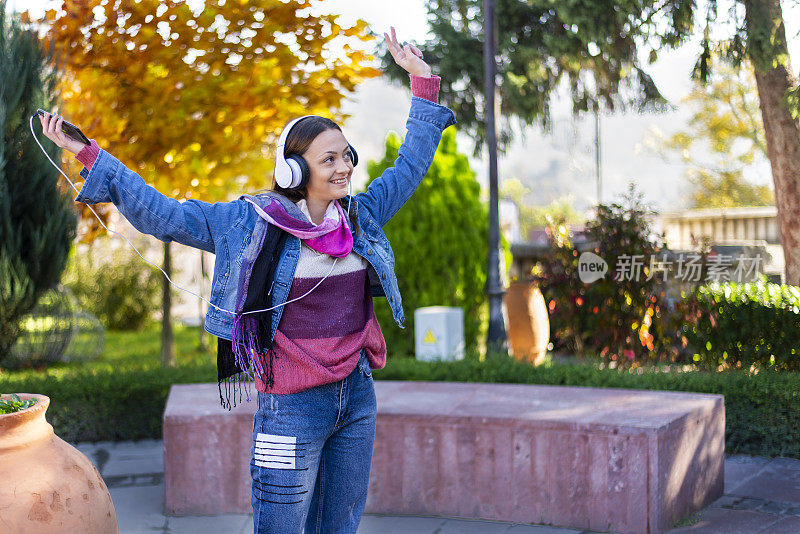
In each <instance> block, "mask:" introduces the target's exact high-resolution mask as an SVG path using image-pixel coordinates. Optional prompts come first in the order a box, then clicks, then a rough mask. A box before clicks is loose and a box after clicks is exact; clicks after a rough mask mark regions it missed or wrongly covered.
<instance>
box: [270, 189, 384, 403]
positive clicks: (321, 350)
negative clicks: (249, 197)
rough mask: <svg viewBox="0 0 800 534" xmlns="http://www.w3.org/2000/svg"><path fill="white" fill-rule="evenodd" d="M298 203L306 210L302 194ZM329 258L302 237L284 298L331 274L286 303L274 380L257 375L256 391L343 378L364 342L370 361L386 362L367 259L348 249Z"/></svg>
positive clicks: (277, 341) (374, 365)
mask: <svg viewBox="0 0 800 534" xmlns="http://www.w3.org/2000/svg"><path fill="white" fill-rule="evenodd" d="M297 205H298V207H300V209H301V210H302V211H303V212H304V213H305V214H306V216H308V208H307V207H306V202H305V200H301V201H300V202H298V204H297ZM309 219H310V216H309ZM333 262H334V258H333V257H332V256H329V255H328V254H322V253H320V252H317V251H315V250H314V249H312V248H311V247H309V246H307V245H306V244H305V243H302V245H301V250H300V258H299V259H298V262H297V268H296V270H295V273H294V279H293V280H292V287H291V289H290V290H289V296H288V298H287V301H290V300H292V299H294V298H297V297H299V296H301V295H303V294H305V293H306V292H308V291H309V290H310V289H311V288H312V287H314V286H315V285H316V284H317V283H318V282H319V281H320V280H321V279H322V278H324V277H325V275H326V274H328V272H330V273H331V274H330V275H329V276H328V277H327V278H326V279H325V280H324V281H323V282H322V283H321V284H320V285H319V287H317V288H316V289H314V290H313V291H312V292H311V293H310V294H309V295H307V296H305V297H303V298H301V299H300V300H298V301H296V302H290V303H289V304H287V305H286V306H285V307H284V309H283V314H282V315H281V321H280V324H279V325H278V330H277V331H276V332H275V338H274V339H273V347H274V349H275V354H276V358H275V359H274V360H273V363H272V365H273V370H274V372H275V386H274V387H273V388H267V387H266V385H265V384H264V382H263V381H262V380H260V379H257V380H256V389H257V390H258V391H261V392H264V393H296V392H298V391H303V390H306V389H309V388H311V387H314V386H319V385H322V384H328V383H331V382H336V381H338V380H342V379H343V378H345V377H346V376H347V375H349V374H350V373H351V372H352V371H353V369H355V367H356V365H357V364H358V356H359V351H360V350H361V349H362V348H363V349H364V350H365V351H366V355H367V359H368V360H369V363H370V367H372V368H376V369H379V368H381V367H383V366H384V365H385V364H386V342H385V341H384V339H383V334H382V333H381V328H380V325H378V320H377V319H376V317H375V312H374V310H373V307H372V295H371V293H370V289H369V279H368V276H367V267H368V264H367V261H366V260H365V259H364V258H362V257H361V256H359V255H358V254H356V253H355V252H351V253H350V254H348V255H347V256H346V257H344V258H340V259H339V260H338V261H337V262H336V265H335V266H334V265H333ZM331 267H333V271H331Z"/></svg>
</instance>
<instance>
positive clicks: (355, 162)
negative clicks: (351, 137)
mask: <svg viewBox="0 0 800 534" xmlns="http://www.w3.org/2000/svg"><path fill="white" fill-rule="evenodd" d="M347 146H349V147H350V161H351V162H352V163H353V167H355V166H356V165H358V152H356V149H355V148H353V145H351V144H350V143H347Z"/></svg>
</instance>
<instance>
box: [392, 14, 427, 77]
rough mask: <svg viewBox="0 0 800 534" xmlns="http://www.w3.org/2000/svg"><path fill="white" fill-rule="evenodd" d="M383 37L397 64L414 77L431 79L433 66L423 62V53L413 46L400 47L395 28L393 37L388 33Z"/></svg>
mask: <svg viewBox="0 0 800 534" xmlns="http://www.w3.org/2000/svg"><path fill="white" fill-rule="evenodd" d="M383 37H384V39H385V41H386V46H387V47H389V52H390V53H391V54H392V57H393V58H394V61H395V63H397V64H398V65H400V66H401V67H403V68H404V69H405V70H406V72H408V73H409V74H411V75H412V76H422V77H424V78H430V76H431V66H430V65H428V64H427V63H425V62H424V61H423V60H422V52H420V50H419V48H417V47H416V46H414V45H412V44H406V45H405V46H400V43H398V42H397V34H396V33H395V31H394V26H392V35H391V37H390V36H389V35H388V34H387V33H386V32H384V33H383Z"/></svg>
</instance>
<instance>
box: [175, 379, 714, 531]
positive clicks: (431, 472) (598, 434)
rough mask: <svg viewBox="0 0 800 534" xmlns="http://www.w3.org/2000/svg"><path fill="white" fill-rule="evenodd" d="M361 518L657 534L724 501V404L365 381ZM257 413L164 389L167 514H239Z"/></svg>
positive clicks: (201, 390) (699, 398) (244, 504)
mask: <svg viewBox="0 0 800 534" xmlns="http://www.w3.org/2000/svg"><path fill="white" fill-rule="evenodd" d="M375 390H376V393H377V397H378V423H377V429H376V439H375V448H374V455H373V460H372V474H371V478H370V487H369V494H368V498H367V506H366V512H368V513H382V514H409V515H438V516H445V517H463V518H476V519H477V518H479V519H490V520H501V521H514V522H520V523H545V524H551V525H558V526H566V527H575V528H586V529H592V530H600V531H614V532H620V533H650V534H654V533H658V532H663V531H665V530H668V529H670V528H671V527H672V526H673V525H674V523H675V522H676V521H677V520H679V519H681V518H682V517H684V516H685V515H687V514H689V513H692V512H694V511H696V510H699V509H700V508H702V507H704V506H706V505H707V504H710V503H711V502H712V501H714V500H715V499H716V498H718V497H719V496H720V495H722V490H723V461H724V452H725V406H724V400H723V397H722V396H721V395H701V394H690V393H677V392H664V391H638V390H619V389H596V388H582V387H559V386H532V385H515V384H467V383H446V382H396V381H376V382H375ZM255 408H256V406H255V399H253V402H251V403H245V404H244V405H241V406H238V407H236V408H235V409H234V410H233V411H231V412H227V411H224V410H222V409H221V408H220V406H219V396H218V392H217V386H216V384H196V385H175V386H173V387H172V389H171V391H170V394H169V399H168V401H167V406H166V409H165V412H164V471H165V490H166V511H167V513H168V514H174V515H181V514H220V513H247V512H250V511H251V508H250V471H249V469H250V459H249V454H250V441H251V439H252V418H253V413H254V412H255Z"/></svg>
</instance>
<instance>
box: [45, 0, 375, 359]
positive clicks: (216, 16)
mask: <svg viewBox="0 0 800 534" xmlns="http://www.w3.org/2000/svg"><path fill="white" fill-rule="evenodd" d="M319 5H320V2H317V1H312V0H228V1H226V0H219V1H216V2H205V3H187V2H185V1H180V0H136V1H128V0H126V1H122V0H65V1H64V2H63V4H62V6H61V8H60V9H59V10H51V11H49V12H47V14H46V15H45V17H44V19H43V20H41V21H40V22H41V23H43V24H44V25H46V28H47V30H48V31H47V34H46V36H45V39H47V40H48V41H52V42H54V43H55V46H56V57H57V59H58V60H59V61H60V63H61V65H62V68H63V69H64V77H63V81H62V86H61V96H62V98H63V101H64V108H63V111H62V113H63V114H64V115H66V116H67V117H69V120H70V121H71V122H73V123H76V124H78V125H80V127H81V129H82V130H83V131H84V132H85V133H86V134H87V135H89V137H93V138H95V139H97V142H98V143H99V145H100V146H101V147H102V148H104V149H106V150H108V151H109V152H110V153H112V154H113V155H114V156H115V157H117V158H118V159H120V161H122V162H123V163H124V164H125V165H127V166H128V167H130V168H131V169H134V170H136V171H137V172H138V173H139V174H140V175H141V176H142V177H143V178H144V179H145V180H146V181H147V182H148V183H150V184H152V185H153V186H154V187H156V188H157V189H158V190H159V191H161V192H162V193H164V194H166V195H168V196H172V197H174V198H190V197H191V198H198V199H201V200H206V201H216V200H229V199H231V198H235V197H237V196H238V195H239V194H241V193H242V192H245V191H248V190H253V189H259V188H263V187H267V186H268V185H269V184H270V181H271V178H270V177H271V171H272V165H273V160H272V154H271V150H270V147H272V146H274V142H275V140H276V139H277V136H278V134H279V133H280V130H281V129H282V127H283V126H284V125H285V124H286V123H287V122H288V121H289V120H290V119H292V118H293V117H297V116H299V115H307V114H310V113H313V114H320V115H325V116H330V117H332V118H334V119H339V120H341V119H342V118H343V117H342V115H341V114H340V113H339V112H338V110H339V108H340V104H341V103H342V100H343V98H344V97H345V96H346V95H347V94H348V93H350V92H352V91H353V90H354V89H355V88H356V86H357V85H358V84H359V83H360V82H361V81H362V80H364V79H365V78H368V77H372V76H376V75H377V74H378V73H379V72H378V71H377V70H375V69H374V68H372V67H370V66H369V63H370V60H371V56H370V55H369V54H368V53H366V52H365V49H366V43H367V42H368V41H370V40H371V39H372V37H371V36H370V35H369V33H368V31H367V27H366V23H364V22H363V21H359V22H357V23H356V24H355V25H353V26H350V27H342V26H340V25H339V24H338V22H337V20H338V16H337V15H334V14H312V10H313V11H315V12H316V11H319ZM164 265H165V270H168V268H169V266H170V247H169V244H165V245H164ZM164 286H165V290H164V293H163V295H164V305H163V308H164V310H163V311H164V314H163V316H164V322H163V323H162V355H161V356H162V362H163V363H164V365H172V364H173V363H174V348H173V341H172V334H171V332H172V330H171V323H170V320H169V317H170V311H169V308H170V292H169V286H168V285H167V282H166V280H165V281H164Z"/></svg>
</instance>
